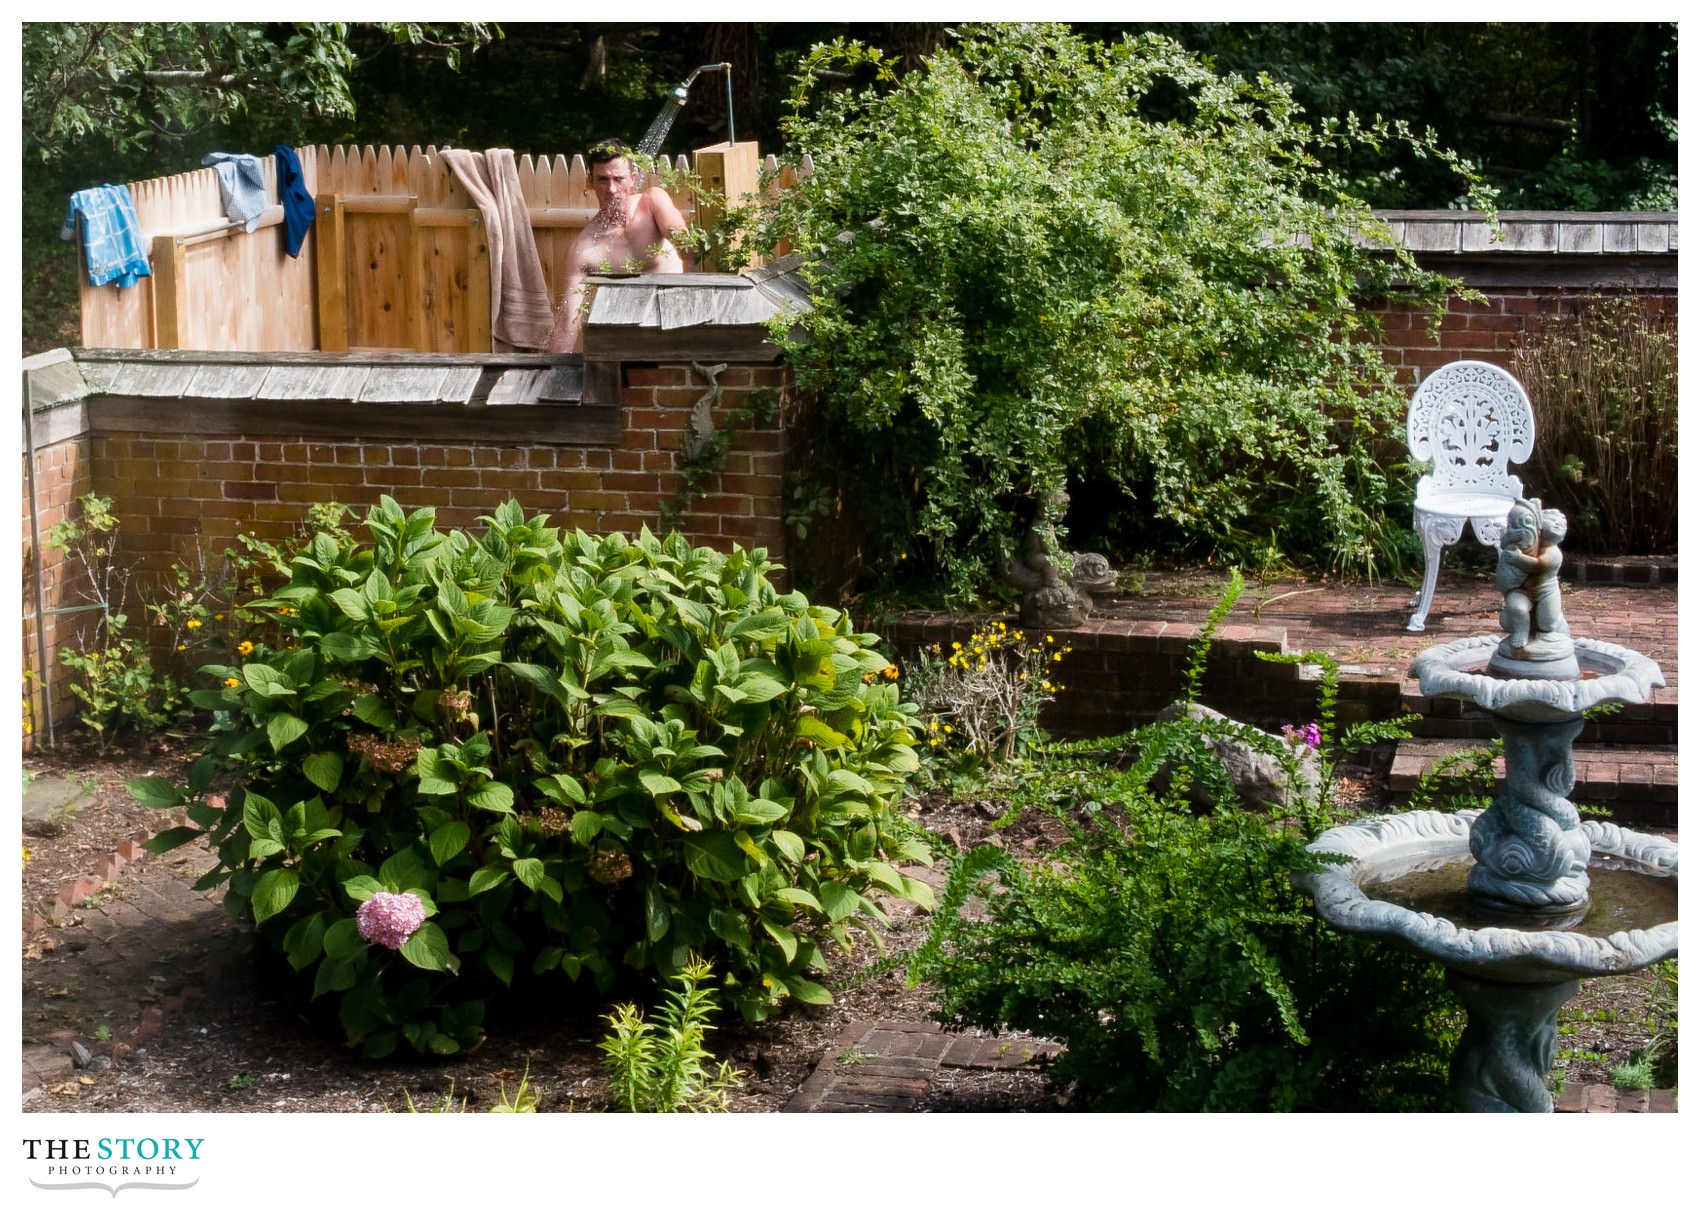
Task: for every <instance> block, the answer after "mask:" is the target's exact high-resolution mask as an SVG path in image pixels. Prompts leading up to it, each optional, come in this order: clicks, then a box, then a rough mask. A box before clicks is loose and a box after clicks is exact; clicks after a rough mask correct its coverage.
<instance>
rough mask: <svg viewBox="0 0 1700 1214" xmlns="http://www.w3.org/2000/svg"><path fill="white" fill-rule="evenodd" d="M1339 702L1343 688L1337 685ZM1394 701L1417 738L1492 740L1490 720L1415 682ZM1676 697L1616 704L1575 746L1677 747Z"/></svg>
mask: <svg viewBox="0 0 1700 1214" xmlns="http://www.w3.org/2000/svg"><path fill="white" fill-rule="evenodd" d="M1341 694H1342V698H1344V696H1345V688H1344V686H1343V685H1342V689H1341ZM1399 698H1400V700H1401V701H1402V702H1403V704H1404V708H1405V711H1406V712H1414V713H1417V714H1418V715H1419V716H1421V717H1422V720H1421V721H1419V722H1417V723H1416V724H1415V725H1413V726H1412V727H1411V732H1412V733H1414V734H1416V735H1417V736H1418V737H1421V738H1435V739H1454V740H1474V741H1484V740H1487V739H1491V738H1493V737H1496V736H1497V734H1496V732H1495V730H1494V727H1493V721H1492V719H1491V718H1489V717H1488V715H1487V714H1486V713H1485V712H1483V711H1482V710H1481V709H1479V708H1477V707H1476V706H1475V705H1473V704H1466V703H1464V701H1462V700H1458V699H1453V698H1450V697H1446V696H1427V695H1424V694H1423V692H1422V688H1421V687H1419V686H1418V685H1417V681H1416V680H1415V679H1412V678H1408V677H1407V678H1405V679H1403V680H1402V681H1401V682H1400V685H1399ZM1676 731H1677V694H1676V688H1675V687H1664V688H1659V689H1658V690H1656V691H1654V693H1653V699H1652V701H1651V702H1650V703H1647V704H1624V705H1620V706H1619V707H1618V709H1617V710H1616V711H1615V712H1612V713H1609V714H1607V715H1604V716H1601V717H1599V718H1598V719H1597V720H1593V721H1589V722H1588V723H1587V724H1586V725H1584V726H1583V727H1582V732H1581V734H1580V735H1578V737H1577V743H1578V744H1579V745H1584V746H1586V745H1611V746H1627V747H1637V748H1643V747H1654V748H1657V747H1667V746H1675V745H1676V743H1677V735H1676Z"/></svg>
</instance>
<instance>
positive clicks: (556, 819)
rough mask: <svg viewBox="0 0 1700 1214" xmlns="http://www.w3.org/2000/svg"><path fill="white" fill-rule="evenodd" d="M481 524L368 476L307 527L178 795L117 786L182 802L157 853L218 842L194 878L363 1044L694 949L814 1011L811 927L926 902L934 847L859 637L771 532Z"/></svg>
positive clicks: (902, 728) (844, 940)
mask: <svg viewBox="0 0 1700 1214" xmlns="http://www.w3.org/2000/svg"><path fill="white" fill-rule="evenodd" d="M482 522H483V523H484V524H485V529H484V530H483V532H482V533H481V534H471V533H467V532H460V531H454V532H444V531H441V530H439V529H437V528H436V526H435V524H434V515H433V513H432V512H431V511H430V510H421V511H418V512H416V513H411V514H409V513H406V512H404V511H403V510H402V509H401V508H400V507H399V506H398V505H397V504H396V503H395V502H393V501H392V500H390V499H388V498H385V499H383V501H382V502H381V503H380V504H379V505H378V506H377V507H375V508H374V509H373V510H372V511H371V513H370V515H369V516H368V518H367V520H366V524H365V529H366V532H367V534H368V536H369V538H367V539H364V540H362V539H359V538H345V539H342V540H339V539H338V538H337V537H335V536H333V535H332V534H329V533H321V534H319V535H317V536H315V537H314V538H313V539H312V540H311V541H310V542H308V543H307V544H306V545H305V547H304V548H303V549H302V550H301V551H300V552H299V553H298V554H297V555H295V557H294V558H293V560H292V561H291V562H290V563H289V565H288V567H287V576H288V580H287V582H286V583H285V584H284V585H283V586H282V587H281V588H280V589H278V590H277V591H276V592H275V593H274V594H272V595H270V596H269V597H268V598H265V599H263V600H260V601H258V602H255V603H252V604H250V605H249V606H250V607H252V608H253V609H255V610H259V611H262V612H264V613H266V614H268V615H269V616H270V617H271V618H272V620H273V622H274V623H275V625H276V629H277V631H278V633H279V634H280V635H281V636H282V637H283V638H284V639H283V642H282V647H281V648H271V647H268V646H261V647H258V648H257V649H256V650H255V651H254V652H253V653H252V654H250V655H248V657H249V660H246V661H243V662H240V663H238V664H234V665H229V666H223V665H218V666H209V667H207V668H205V674H206V675H208V676H209V680H210V682H211V683H212V684H213V687H212V688H210V689H208V690H204V691H200V692H197V693H196V702H197V703H198V704H200V705H201V706H202V707H204V708H207V709H210V710H212V712H213V714H214V718H215V727H214V728H215V733H214V737H213V740H212V742H211V743H210V744H209V748H208V753H207V754H206V755H204V756H203V757H202V758H201V759H200V760H199V761H198V762H197V764H196V765H195V768H194V769H193V771H192V772H191V776H190V779H189V786H188V787H187V788H174V787H172V786H171V785H169V784H167V783H166V782H164V781H162V780H157V779H153V780H143V781H138V782H136V783H135V784H133V785H132V791H133V792H134V793H135V794H136V795H137V796H139V797H140V798H141V799H143V800H144V801H146V802H147V803H149V804H155V805H174V804H181V805H185V806H186V807H187V813H188V816H189V818H190V819H191V821H192V822H193V823H194V824H195V825H193V826H185V827H182V828H178V829H176V830H172V831H168V832H166V833H165V834H164V835H162V836H161V837H160V839H159V840H157V841H156V843H155V845H154V846H155V849H156V850H164V849H166V848H169V847H172V846H177V845H179V844H181V843H184V842H187V841H188V840H189V839H191V838H194V837H196V836H198V835H201V834H205V835H207V836H209V838H210V841H211V842H212V843H213V844H214V845H215V846H216V847H217V850H218V856H219V862H218V865H217V867H216V868H215V869H214V870H213V871H211V872H210V873H208V874H207V875H206V877H204V878H203V879H202V885H203V886H204V887H211V886H215V885H217V884H220V883H228V886H229V892H228V894H227V895H226V903H227V905H228V906H229V907H230V908H231V909H232V910H233V911H234V912H236V913H238V914H241V915H245V916H248V917H251V918H252V920H253V921H254V922H255V923H257V924H258V925H259V926H260V928H261V930H262V932H263V934H264V935H265V936H266V938H267V939H268V940H269V941H271V942H272V943H273V945H275V947H277V948H278V949H280V950H281V951H282V952H283V953H284V954H285V955H286V956H287V957H288V960H289V962H290V964H292V965H293V966H294V967H295V968H296V969H297V970H302V971H311V972H312V974H313V994H314V996H315V997H318V996H322V995H327V994H330V993H332V992H336V993H339V994H340V996H341V1004H340V1014H341V1019H342V1024H343V1027H344V1029H345V1030H346V1032H347V1034H348V1037H349V1039H350V1041H352V1042H356V1043H359V1044H361V1045H362V1046H363V1047H364V1048H365V1050H366V1052H367V1053H368V1054H370V1055H374V1056H378V1055H382V1054H386V1053H388V1052H390V1051H392V1050H394V1049H395V1048H396V1047H397V1046H398V1045H399V1044H401V1043H402V1042H404V1041H405V1042H407V1043H409V1044H411V1045H412V1046H413V1047H415V1048H417V1049H419V1050H422V1051H433V1052H440V1053H449V1052H453V1051H455V1050H457V1049H460V1048H464V1047H465V1046H468V1045H470V1044H472V1043H474V1042H475V1041H477V1040H478V1039H479V1037H480V1036H481V1034H482V1029H481V1024H482V1020H483V1014H484V998H485V996H486V995H487V994H488V993H489V992H490V991H492V990H499V989H501V988H504V987H510V986H513V985H515V984H517V983H520V982H522V981H524V980H526V978H527V976H528V975H532V974H543V973H547V972H551V971H561V972H564V973H565V974H566V975H567V976H568V977H569V978H570V979H573V980H579V979H586V980H589V981H591V982H593V983H594V984H595V985H596V986H597V987H598V988H599V989H606V988H607V987H608V986H609V985H611V984H612V982H613V981H614V979H615V977H616V975H617V974H618V973H619V972H621V971H622V970H636V971H655V972H657V973H659V974H661V975H664V976H670V975H674V974H677V973H678V972H680V971H681V970H682V968H683V967H684V966H685V965H686V964H687V963H688V961H689V958H690V957H691V956H692V955H693V953H695V954H703V955H707V956H711V957H713V958H714V960H715V963H716V965H717V968H718V969H719V970H720V972H722V973H724V974H725V975H726V984H725V991H726V995H727V997H728V998H729V999H730V1000H731V1001H732V1002H733V1003H734V1004H735V1005H736V1006H737V1007H738V1008H739V1009H740V1010H741V1011H742V1013H743V1014H744V1015H745V1016H746V1017H748V1018H751V1019H759V1018H761V1017H763V1016H765V1015H766V1014H767V1013H768V1012H769V1011H770V1010H771V1009H772V1008H774V1007H775V1006H777V1005H778V1004H779V1003H780V1002H781V1001H782V1000H784V999H785V998H787V997H790V998H795V999H799V1000H802V1001H804V1002H815V1003H824V1002H829V1001H830V999H831V995H830V994H829V992H828V991H827V990H826V989H825V988H824V987H823V986H822V985H821V984H820V983H819V982H818V981H817V978H816V977H811V976H810V975H811V973H812V972H814V971H817V970H819V969H821V968H822V954H821V944H822V943H823V942H824V941H825V940H826V939H828V938H831V939H833V940H836V941H838V942H839V944H840V945H841V946H843V947H845V948H850V947H851V946H852V944H853V943H854V942H855V937H856V936H859V935H866V936H872V935H873V934H874V932H875V930H876V928H877V925H878V924H879V923H881V922H883V921H884V919H885V916H884V914H883V912H882V911H881V910H880V908H879V906H878V904H877V903H876V901H875V900H874V899H875V897H876V896H878V895H880V894H885V895H890V896H895V897H898V898H904V899H908V900H911V901H915V902H920V903H923V904H925V903H927V902H929V901H930V892H929V891H928V889H927V887H926V886H925V885H923V884H922V883H920V882H918V881H916V880H914V879H913V878H912V877H910V876H908V875H906V874H903V873H901V872H899V871H898V867H897V866H898V865H899V864H902V863H909V862H918V863H930V862H931V861H930V857H929V856H928V854H927V853H926V851H925V849H924V847H923V846H922V844H921V843H920V842H919V840H918V839H916V838H914V837H912V836H910V835H909V834H907V833H906V832H905V829H904V826H903V824H902V819H901V817H900V816H898V815H896V814H894V813H893V812H892V811H891V799H892V797H893V796H894V794H896V793H897V792H898V790H899V789H900V788H901V786H902V782H903V779H904V778H905V774H906V773H907V772H909V771H912V770H913V769H914V768H915V767H916V765H917V763H916V755H915V751H914V749H913V739H914V734H913V732H912V731H913V730H914V729H915V727H916V725H917V722H916V720H915V718H914V715H913V710H912V707H911V706H909V705H906V704H903V703H902V702H901V701H900V698H899V694H898V688H897V686H896V684H895V683H894V682H893V681H892V680H891V678H890V674H889V664H888V661H887V659H886V658H885V657H884V656H882V655H881V654H880V653H879V652H877V651H876V650H875V649H874V648H873V645H874V644H875V642H876V640H877V638H875V637H873V636H870V635H866V634H861V633H857V632H855V631H853V630H852V628H851V626H850V622H849V620H848V618H847V617H846V616H844V615H843V614H842V613H840V612H838V611H836V610H834V609H831V608H827V607H822V606H817V605H812V604H810V603H809V602H808V601H807V600H806V599H805V598H804V597H803V596H802V595H800V594H797V593H781V592H780V591H779V590H778V589H777V588H776V587H775V586H774V585H773V583H772V581H771V580H770V577H769V574H770V573H771V572H772V571H773V568H774V567H773V566H772V565H771V564H770V563H769V562H768V560H767V559H766V554H765V553H764V552H763V551H762V550H759V549H757V550H754V551H743V550H741V549H736V548H734V549H733V550H732V551H731V552H730V553H719V552H715V551H713V550H710V549H707V548H692V547H691V546H690V545H689V544H687V543H686V542H685V541H684V540H683V539H682V538H681V537H679V536H677V535H670V536H668V537H666V538H665V539H660V538H657V537H655V536H653V535H651V534H650V533H649V532H648V531H647V530H646V531H644V532H643V533H642V534H641V535H639V536H638V537H637V538H636V539H633V540H628V539H627V538H625V537H623V536H620V535H612V536H608V537H593V536H589V535H586V534H584V533H583V532H576V533H571V534H564V533H562V532H561V531H560V530H559V529H557V528H554V527H551V526H549V525H548V520H547V517H546V516H537V517H530V518H527V517H525V516H524V514H523V512H522V511H521V509H520V507H519V506H518V505H517V504H515V503H512V502H510V503H508V504H506V505H504V506H502V507H501V508H500V509H498V510H497V511H496V512H495V514H494V515H493V516H491V517H488V518H486V519H483V520H482ZM221 772H224V773H228V775H227V776H226V777H221V775H220V773H221ZM222 778H233V780H234V787H233V789H232V791H231V792H230V794H229V796H228V801H227V804H225V805H223V807H222V808H221V807H220V806H219V803H218V802H217V800H216V798H209V796H208V794H209V791H210V790H211V789H213V788H214V786H215V784H220V783H221V780H222Z"/></svg>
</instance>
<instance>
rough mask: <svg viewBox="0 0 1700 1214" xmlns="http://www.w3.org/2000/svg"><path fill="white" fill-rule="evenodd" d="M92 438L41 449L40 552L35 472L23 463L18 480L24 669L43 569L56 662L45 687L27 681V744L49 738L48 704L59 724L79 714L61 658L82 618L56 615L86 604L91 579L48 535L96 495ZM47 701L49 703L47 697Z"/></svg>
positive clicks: (32, 656)
mask: <svg viewBox="0 0 1700 1214" xmlns="http://www.w3.org/2000/svg"><path fill="white" fill-rule="evenodd" d="M88 454H89V438H88V436H87V435H79V436H77V437H75V438H71V439H66V440H63V441H60V442H56V443H52V444H50V445H48V446H44V447H38V448H37V449H36V453H35V485H36V503H37V505H36V509H37V513H36V518H35V529H36V531H38V532H39V534H40V536H41V541H42V546H41V548H40V550H37V549H36V548H35V546H34V544H33V543H32V541H31V526H30V497H29V492H30V485H29V468H28V466H27V463H26V462H25V461H20V468H19V475H18V480H19V483H20V485H21V487H22V497H23V501H22V511H21V518H22V531H23V555H24V560H23V593H22V599H23V651H22V652H23V668H24V669H25V670H26V671H34V670H35V669H36V666H37V660H36V653H37V649H36V618H35V588H34V577H35V574H36V572H37V570H38V568H39V570H40V574H41V580H42V600H43V605H44V607H45V608H46V610H47V612H48V615H47V616H46V617H45V621H44V635H45V639H46V642H47V653H48V660H49V663H50V668H49V678H48V680H47V684H46V686H45V687H44V686H43V685H42V684H40V683H37V682H33V681H26V682H25V684H24V688H23V696H24V730H25V738H26V745H27V744H28V741H29V739H31V738H33V737H35V736H36V735H45V733H46V729H47V725H46V720H47V718H46V716H45V715H44V711H43V710H44V707H45V704H46V703H48V702H51V704H52V706H53V720H54V721H56V722H57V721H63V720H68V719H72V718H74V717H75V715H76V706H77V701H76V699H75V698H74V697H73V696H72V694H71V689H70V684H69V683H68V682H67V681H66V680H65V678H64V677H63V672H61V671H59V670H58V666H57V658H58V653H59V649H60V647H61V646H65V645H74V644H76V643H77V628H78V624H79V617H78V616H77V615H76V614H53V612H54V609H55V608H59V607H68V606H73V605H75V604H77V603H79V602H82V601H83V599H82V596H81V591H82V589H83V588H84V587H86V585H87V581H86V579H84V578H83V577H82V575H81V570H80V568H78V567H77V566H76V565H74V564H72V563H70V562H68V561H67V559H66V556H65V554H63V553H58V552H54V551H52V550H51V549H49V548H48V547H47V537H48V533H49V532H50V531H51V530H52V528H53V526H54V524H56V523H59V522H62V521H64V519H65V518H66V517H67V516H68V515H70V513H71V512H72V509H73V506H74V503H75V502H76V500H77V498H79V497H81V496H82V495H83V494H85V493H88V492H90V489H91V480H90V464H89V459H88ZM44 697H45V698H44Z"/></svg>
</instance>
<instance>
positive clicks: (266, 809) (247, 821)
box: [242, 790, 283, 839]
mask: <svg viewBox="0 0 1700 1214" xmlns="http://www.w3.org/2000/svg"><path fill="white" fill-rule="evenodd" d="M242 826H243V829H245V830H246V831H247V832H248V837H249V838H250V839H282V838H283V818H282V817H281V816H280V815H279V814H278V812H277V806H275V805H273V804H272V803H271V802H270V801H268V800H267V799H266V798H265V797H262V796H261V795H260V794H259V793H257V792H254V791H252V790H250V791H248V792H247V793H246V794H244V796H243V798H242Z"/></svg>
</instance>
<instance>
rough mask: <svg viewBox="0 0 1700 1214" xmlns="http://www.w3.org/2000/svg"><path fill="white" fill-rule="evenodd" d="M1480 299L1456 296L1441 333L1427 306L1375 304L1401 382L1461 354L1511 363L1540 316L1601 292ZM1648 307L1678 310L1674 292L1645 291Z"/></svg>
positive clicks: (1506, 293)
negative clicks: (1435, 330)
mask: <svg viewBox="0 0 1700 1214" xmlns="http://www.w3.org/2000/svg"><path fill="white" fill-rule="evenodd" d="M1478 290H1480V292H1481V294H1482V299H1481V300H1479V301H1465V300H1454V301H1453V302H1452V304H1451V306H1450V307H1449V308H1448V309H1447V312H1446V315H1445V316H1444V317H1443V318H1442V320H1441V324H1440V326H1439V330H1438V335H1436V334H1435V333H1431V332H1430V329H1429V315H1428V313H1427V312H1426V311H1418V310H1413V309H1411V308H1409V307H1405V306H1402V305H1399V304H1391V305H1388V304H1383V305H1380V306H1377V307H1375V308H1372V309H1371V311H1372V312H1374V313H1375V314H1376V315H1377V316H1378V317H1379V319H1380V321H1381V325H1382V332H1383V341H1382V346H1383V348H1384V349H1386V351H1387V355H1388V361H1389V362H1390V363H1391V364H1392V365H1393V366H1395V367H1397V368H1398V369H1399V382H1400V383H1401V384H1403V385H1405V386H1407V387H1412V388H1414V387H1415V386H1416V385H1417V384H1418V383H1419V382H1420V381H1421V380H1422V379H1424V378H1426V377H1427V376H1428V375H1429V373H1430V372H1433V371H1436V370H1438V369H1440V368H1441V367H1443V366H1445V365H1446V364H1447V363H1451V362H1457V361H1458V360H1459V359H1461V358H1475V359H1480V360H1482V361H1483V362H1490V363H1495V364H1497V365H1499V366H1502V367H1506V368H1508V369H1509V368H1510V366H1511V350H1512V348H1513V347H1514V346H1515V345H1516V344H1517V340H1518V338H1519V337H1521V336H1522V335H1523V334H1524V333H1526V332H1532V331H1535V330H1536V327H1537V326H1538V325H1539V324H1540V322H1541V318H1542V317H1547V316H1558V315H1562V314H1563V313H1565V312H1567V311H1574V310H1575V308H1576V305H1577V303H1578V302H1579V301H1582V300H1585V299H1588V298H1591V297H1593V296H1596V295H1599V294H1602V292H1600V291H1598V290H1593V289H1587V290H1584V289H1565V288H1559V287H1480V288H1478ZM1644 298H1645V299H1646V300H1647V303H1648V306H1649V307H1653V308H1663V309H1665V310H1667V311H1669V312H1671V313H1673V314H1674V313H1675V311H1676V293H1675V292H1674V291H1671V292H1648V293H1644Z"/></svg>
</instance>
